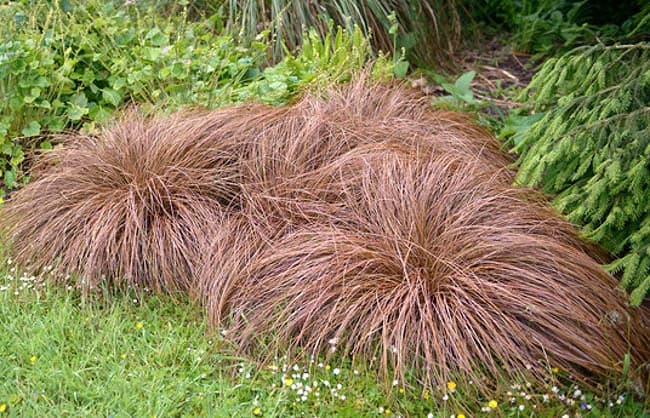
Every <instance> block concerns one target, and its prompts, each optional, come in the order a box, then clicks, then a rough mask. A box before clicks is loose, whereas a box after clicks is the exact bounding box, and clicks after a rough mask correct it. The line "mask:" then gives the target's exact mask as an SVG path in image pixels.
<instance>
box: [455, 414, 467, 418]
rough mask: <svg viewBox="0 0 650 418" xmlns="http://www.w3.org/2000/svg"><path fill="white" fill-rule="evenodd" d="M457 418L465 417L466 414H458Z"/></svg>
mask: <svg viewBox="0 0 650 418" xmlns="http://www.w3.org/2000/svg"><path fill="white" fill-rule="evenodd" d="M456 418H465V414H458V415H456Z"/></svg>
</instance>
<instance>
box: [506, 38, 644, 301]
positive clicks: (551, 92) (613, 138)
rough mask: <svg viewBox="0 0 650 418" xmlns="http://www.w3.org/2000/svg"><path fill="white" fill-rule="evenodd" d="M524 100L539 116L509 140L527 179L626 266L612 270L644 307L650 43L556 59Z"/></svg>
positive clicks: (599, 47)
mask: <svg viewBox="0 0 650 418" xmlns="http://www.w3.org/2000/svg"><path fill="white" fill-rule="evenodd" d="M524 97H525V98H526V100H527V102H528V103H529V104H530V107H531V108H532V109H533V110H534V111H535V112H536V113H537V115H536V116H534V117H533V118H534V119H530V118H529V119H528V120H524V122H527V123H524V124H523V126H522V124H521V123H520V126H519V128H520V129H514V130H513V129H512V125H511V128H510V132H509V133H507V135H510V136H511V137H512V140H513V142H512V145H513V146H514V149H515V150H516V151H517V152H518V153H520V155H521V156H520V159H519V163H520V165H521V168H520V171H519V175H518V180H519V181H520V182H522V183H525V184H528V185H531V186H541V187H542V188H543V190H544V191H546V192H548V193H552V194H554V195H555V200H554V204H555V206H556V207H557V208H558V209H560V210H561V211H562V212H564V213H565V214H566V215H567V216H568V217H569V219H570V220H571V221H572V222H574V223H576V224H578V225H581V226H582V227H583V233H584V235H585V236H586V237H588V238H590V239H592V240H594V241H596V242H598V243H599V244H601V245H602V246H603V247H605V248H606V249H607V250H609V251H610V252H611V253H612V254H614V255H615V256H616V257H617V259H616V260H614V261H613V262H612V263H610V264H608V265H607V267H608V269H609V270H610V271H612V272H614V273H618V272H620V273H621V285H622V286H623V287H624V288H626V289H629V290H630V291H631V302H632V303H633V304H634V305H639V304H640V303H641V302H642V300H643V298H644V296H645V295H646V294H647V292H648V289H650V193H648V190H650V141H649V138H650V136H649V135H648V129H649V128H648V127H649V126H650V44H649V43H647V42H641V43H637V44H629V45H612V46H605V45H595V46H589V47H582V48H579V49H576V50H574V51H572V52H570V53H567V54H565V55H562V56H560V57H558V58H552V59H549V60H548V61H546V62H545V64H544V65H543V66H542V68H541V69H540V71H539V72H538V73H537V75H536V76H535V77H534V79H533V80H532V82H531V84H530V85H529V86H528V88H527V89H526V90H525V91H524ZM520 122H521V120H520Z"/></svg>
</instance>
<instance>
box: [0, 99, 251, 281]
mask: <svg viewBox="0 0 650 418" xmlns="http://www.w3.org/2000/svg"><path fill="white" fill-rule="evenodd" d="M221 114H222V116H223V121H227V120H229V118H231V117H232V110H225V111H222V112H221ZM223 121H214V120H212V119H211V118H208V117H206V113H200V112H199V113H181V114H178V115H175V116H172V117H169V118H154V119H145V118H144V117H142V116H141V115H139V114H137V113H135V112H129V113H127V114H126V115H125V116H124V117H123V119H122V120H121V121H119V122H118V123H117V124H116V125H115V126H113V127H109V128H106V129H103V130H102V131H101V132H100V133H99V134H98V135H96V136H84V135H81V134H75V135H70V136H69V137H68V138H67V139H66V141H65V143H64V144H63V146H61V147H58V148H56V149H55V150H54V151H53V152H49V153H46V154H45V155H44V156H42V157H41V159H40V160H39V162H38V164H37V166H36V167H35V168H34V173H33V180H32V182H31V183H30V184H29V185H28V186H26V187H25V188H24V189H22V190H20V191H18V192H17V193H15V194H14V195H13V196H12V198H11V199H10V200H9V202H8V203H7V205H6V207H5V208H4V211H3V216H2V220H1V223H2V226H3V228H4V229H5V230H6V232H7V236H8V238H9V241H10V242H11V246H12V251H13V253H14V256H15V258H16V260H17V261H18V262H19V263H22V264H23V265H26V266H31V267H32V268H35V269H43V268H45V267H47V266H54V267H55V268H56V269H57V271H58V273H60V274H59V276H61V277H62V276H65V275H66V274H78V275H80V276H81V278H82V280H83V283H82V285H83V287H84V288H88V287H93V286H96V285H98V284H99V283H100V282H102V281H103V280H110V283H112V284H114V285H116V286H117V287H127V286H133V287H135V288H145V287H149V288H152V289H156V290H164V291H167V292H175V291H184V290H187V289H188V288H189V287H190V284H191V282H192V280H193V265H194V264H195V263H196V260H197V259H198V256H199V254H198V248H199V247H198V242H199V240H200V239H202V238H203V237H204V236H205V235H207V234H208V233H209V230H210V225H211V224H212V223H213V222H214V219H218V218H219V217H220V216H222V212H223V210H224V208H227V207H228V206H229V205H230V204H231V202H232V201H233V200H234V199H235V197H236V196H237V194H238V193H239V186H238V185H239V183H240V180H239V176H240V170H239V168H238V165H237V161H238V159H237V158H238V155H239V148H238V145H237V144H236V143H234V142H232V141H230V140H228V138H215V137H214V135H213V134H212V132H213V131H215V130H219V129H221V130H225V129H227V124H226V123H224V122H223Z"/></svg>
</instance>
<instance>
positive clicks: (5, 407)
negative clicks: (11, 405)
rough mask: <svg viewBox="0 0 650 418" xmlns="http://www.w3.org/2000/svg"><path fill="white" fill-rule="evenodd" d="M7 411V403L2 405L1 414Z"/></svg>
mask: <svg viewBox="0 0 650 418" xmlns="http://www.w3.org/2000/svg"><path fill="white" fill-rule="evenodd" d="M6 410H7V404H6V403H0V412H5V411H6Z"/></svg>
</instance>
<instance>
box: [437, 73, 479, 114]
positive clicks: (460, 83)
mask: <svg viewBox="0 0 650 418" xmlns="http://www.w3.org/2000/svg"><path fill="white" fill-rule="evenodd" d="M475 76H476V71H468V72H466V73H464V74H461V75H460V76H459V77H458V78H457V79H456V81H455V82H454V83H453V84H452V83H449V82H448V81H446V80H445V79H444V78H441V77H436V79H437V81H438V82H439V83H440V85H441V86H442V88H444V89H445V91H447V93H449V96H442V97H437V98H435V99H434V100H433V103H434V104H442V105H445V104H447V105H451V106H453V107H463V106H465V105H470V106H473V105H477V104H479V101H478V100H476V99H475V98H474V93H473V92H472V89H471V85H472V80H474V77H475Z"/></svg>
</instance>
